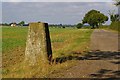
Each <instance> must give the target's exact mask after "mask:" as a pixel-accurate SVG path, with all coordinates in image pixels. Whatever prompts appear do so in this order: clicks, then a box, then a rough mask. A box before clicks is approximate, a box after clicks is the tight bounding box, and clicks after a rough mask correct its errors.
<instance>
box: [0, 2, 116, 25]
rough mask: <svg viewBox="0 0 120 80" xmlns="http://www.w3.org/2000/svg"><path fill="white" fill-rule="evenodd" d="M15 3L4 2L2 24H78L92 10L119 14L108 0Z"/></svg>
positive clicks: (106, 13)
mask: <svg viewBox="0 0 120 80" xmlns="http://www.w3.org/2000/svg"><path fill="white" fill-rule="evenodd" d="M14 1H17V0H4V1H3V2H2V22H4V23H5V22H7V23H10V22H17V23H18V22H20V21H22V20H24V21H25V22H26V23H29V22H36V21H37V22H38V21H41V22H47V23H50V24H52V23H53V24H77V23H78V22H81V20H82V19H83V17H84V15H85V13H87V12H88V11H89V10H91V9H96V10H99V11H101V13H104V14H105V15H107V16H109V15H108V13H109V10H111V11H113V10H115V11H116V13H117V7H115V6H114V5H113V3H112V2H111V1H112V0H106V1H108V2H93V1H95V0H93V1H92V2H83V1H81V2H79V1H78V2H38V1H37V0H32V1H34V2H27V0H24V1H26V2H23V1H22V0H18V2H14ZM45 1H46V0H45ZM87 1H89V0H87ZM98 1H99V0H98ZM101 1H102V0H101ZM0 5H1V4H0ZM109 23H110V21H108V22H107V24H109Z"/></svg>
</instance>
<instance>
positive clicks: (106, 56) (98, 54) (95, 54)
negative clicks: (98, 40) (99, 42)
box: [52, 51, 120, 64]
mask: <svg viewBox="0 0 120 80" xmlns="http://www.w3.org/2000/svg"><path fill="white" fill-rule="evenodd" d="M70 54H72V55H74V54H75V55H74V56H71V55H70V56H67V57H66V56H64V57H58V58H56V59H53V61H52V62H55V63H56V64H57V63H63V62H66V61H68V60H113V59H114V60H118V59H120V52H110V51H91V52H87V54H85V55H84V56H82V55H80V54H81V53H78V52H73V53H70ZM76 54H77V56H76ZM112 63H115V64H119V63H120V61H119V62H112Z"/></svg>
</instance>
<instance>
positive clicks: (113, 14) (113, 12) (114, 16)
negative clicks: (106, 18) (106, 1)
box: [108, 10, 120, 22]
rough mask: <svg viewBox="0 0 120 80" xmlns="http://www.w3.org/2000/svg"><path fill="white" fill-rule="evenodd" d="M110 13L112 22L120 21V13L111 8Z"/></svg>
mask: <svg viewBox="0 0 120 80" xmlns="http://www.w3.org/2000/svg"><path fill="white" fill-rule="evenodd" d="M108 14H109V15H110V20H111V22H115V21H119V17H120V15H119V14H115V10H113V11H110V10H109V13H108Z"/></svg>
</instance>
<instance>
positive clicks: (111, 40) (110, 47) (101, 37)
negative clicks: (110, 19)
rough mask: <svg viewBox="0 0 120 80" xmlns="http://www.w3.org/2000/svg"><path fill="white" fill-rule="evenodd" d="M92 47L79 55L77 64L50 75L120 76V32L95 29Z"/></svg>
mask: <svg viewBox="0 0 120 80" xmlns="http://www.w3.org/2000/svg"><path fill="white" fill-rule="evenodd" d="M91 49H92V51H91V52H89V53H88V54H87V55H85V56H79V58H78V59H77V60H76V61H77V63H78V64H77V65H76V66H74V67H72V68H69V69H66V70H62V71H60V72H57V73H53V74H50V75H49V77H52V78H120V76H119V75H120V70H119V69H118V65H119V64H120V59H119V58H120V52H118V34H116V33H112V32H110V31H106V30H94V32H93V34H92V35H91ZM96 50H97V51H96Z"/></svg>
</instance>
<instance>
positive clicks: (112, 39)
mask: <svg viewBox="0 0 120 80" xmlns="http://www.w3.org/2000/svg"><path fill="white" fill-rule="evenodd" d="M119 38H120V37H119V35H118V34H117V33H113V32H110V31H107V30H97V29H96V30H94V32H93V34H92V35H91V46H90V47H91V50H100V51H118V50H120V47H119Z"/></svg>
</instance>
